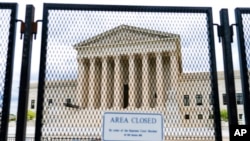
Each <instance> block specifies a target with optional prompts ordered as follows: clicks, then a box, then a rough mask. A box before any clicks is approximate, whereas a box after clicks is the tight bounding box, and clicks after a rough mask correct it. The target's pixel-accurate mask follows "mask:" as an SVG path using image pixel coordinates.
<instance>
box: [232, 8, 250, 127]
mask: <svg viewBox="0 0 250 141" xmlns="http://www.w3.org/2000/svg"><path fill="white" fill-rule="evenodd" d="M235 16H236V23H237V32H238V36H237V37H238V48H239V57H240V58H239V59H240V67H241V83H242V93H243V94H244V95H243V97H244V113H245V118H246V124H247V125H249V124H250V112H249V109H250V104H249V101H250V99H249V98H250V97H249V95H250V89H249V86H250V85H249V84H250V83H249V82H250V78H249V74H250V71H249V69H250V40H249V36H250V24H249V21H250V9H249V8H237V9H236V10H235Z"/></svg>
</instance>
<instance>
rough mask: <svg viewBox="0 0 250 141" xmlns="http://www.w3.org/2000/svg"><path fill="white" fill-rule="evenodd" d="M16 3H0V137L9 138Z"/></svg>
mask: <svg viewBox="0 0 250 141" xmlns="http://www.w3.org/2000/svg"><path fill="white" fill-rule="evenodd" d="M16 7H17V5H16V4H3V3H0V137H1V140H2V139H3V140H5V139H7V132H8V121H9V109H10V99H11V85H12V71H13V60H14V43H15V42H14V40H15V22H16V21H15V20H16Z"/></svg>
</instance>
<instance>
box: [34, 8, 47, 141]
mask: <svg viewBox="0 0 250 141" xmlns="http://www.w3.org/2000/svg"><path fill="white" fill-rule="evenodd" d="M48 10H49V9H48V8H47V7H46V6H45V5H44V9H43V24H42V39H41V55H40V68H39V69H40V70H39V78H38V95H37V112H36V129H35V140H36V141H40V140H41V136H42V130H41V129H42V126H43V124H42V119H43V114H42V113H43V106H44V97H43V94H44V81H45V69H46V51H47V50H46V48H47V37H48V35H47V31H48V25H47V24H48V15H49V11H48Z"/></svg>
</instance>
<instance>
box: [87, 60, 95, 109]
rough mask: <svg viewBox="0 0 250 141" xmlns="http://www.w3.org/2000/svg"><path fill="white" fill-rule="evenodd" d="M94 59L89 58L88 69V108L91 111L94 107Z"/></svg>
mask: <svg viewBox="0 0 250 141" xmlns="http://www.w3.org/2000/svg"><path fill="white" fill-rule="evenodd" d="M95 81H96V80H95V58H90V67H89V100H88V107H89V108H90V109H93V108H94V107H95Z"/></svg>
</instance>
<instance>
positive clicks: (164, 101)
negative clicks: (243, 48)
mask: <svg viewBox="0 0 250 141" xmlns="http://www.w3.org/2000/svg"><path fill="white" fill-rule="evenodd" d="M42 32H43V33H42V47H41V61H40V74H39V86H38V105H37V106H38V111H37V112H38V114H37V125H36V140H37V141H38V140H41V138H46V137H52V138H53V137H55V138H56V137H59V138H67V137H86V138H101V135H102V132H101V128H102V114H103V112H138V113H160V114H162V115H163V118H164V125H163V127H164V131H165V132H164V135H163V136H164V140H196V139H197V140H221V129H220V115H219V101H218V88H217V71H216V63H215V48H214V37H213V21H212V9H211V8H207V7H204V8H196V7H190V8H183V7H146V6H101V5H61V4H45V5H44V14H43V27H42ZM212 99H213V102H211V101H212ZM211 117H214V118H211ZM198 130H199V132H197V131H198ZM215 132H216V134H214V133H215Z"/></svg>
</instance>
